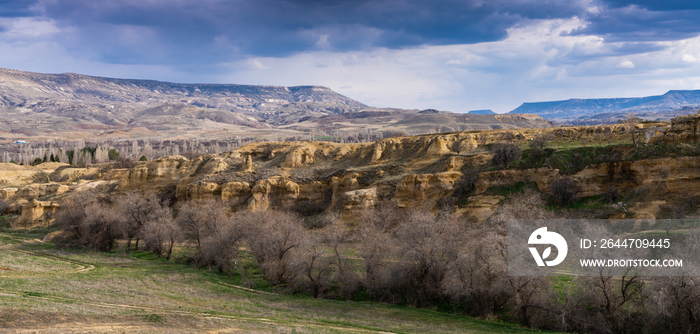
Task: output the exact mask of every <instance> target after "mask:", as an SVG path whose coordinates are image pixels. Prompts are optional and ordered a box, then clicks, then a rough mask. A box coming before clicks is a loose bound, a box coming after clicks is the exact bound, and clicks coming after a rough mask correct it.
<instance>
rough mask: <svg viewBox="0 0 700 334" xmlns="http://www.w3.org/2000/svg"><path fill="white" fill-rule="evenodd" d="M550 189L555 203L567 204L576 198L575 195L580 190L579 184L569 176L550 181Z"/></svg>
mask: <svg viewBox="0 0 700 334" xmlns="http://www.w3.org/2000/svg"><path fill="white" fill-rule="evenodd" d="M550 189H551V190H552V195H553V196H554V200H555V201H556V202H557V203H559V204H561V205H569V204H571V203H573V202H574V200H575V199H576V195H577V194H578V193H579V192H580V191H581V186H579V185H578V183H576V181H574V180H572V179H571V178H569V177H562V178H559V179H557V180H555V181H554V182H552V185H551V187H550Z"/></svg>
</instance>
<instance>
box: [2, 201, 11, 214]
mask: <svg viewBox="0 0 700 334" xmlns="http://www.w3.org/2000/svg"><path fill="white" fill-rule="evenodd" d="M9 209H10V203H9V202H7V201H6V200H4V199H0V216H4V215H5V213H6V212H7V211H8V210H9Z"/></svg>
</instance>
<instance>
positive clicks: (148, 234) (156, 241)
mask: <svg viewBox="0 0 700 334" xmlns="http://www.w3.org/2000/svg"><path fill="white" fill-rule="evenodd" d="M143 236H144V242H145V244H146V249H148V250H149V251H151V252H153V254H155V255H156V256H158V257H161V256H163V253H165V259H166V260H167V261H170V257H171V255H172V253H173V247H174V246H175V243H176V242H178V241H180V240H181V239H182V230H181V229H180V226H178V225H177V224H176V223H175V221H174V220H173V217H172V212H170V209H169V208H167V207H166V208H164V209H162V210H159V214H158V215H157V216H155V217H153V218H152V219H150V220H149V221H148V222H146V225H145V227H144V231H143Z"/></svg>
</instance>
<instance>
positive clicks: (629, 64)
mask: <svg viewBox="0 0 700 334" xmlns="http://www.w3.org/2000/svg"><path fill="white" fill-rule="evenodd" d="M617 68H634V63H633V62H631V61H629V60H623V61H621V62H619V63H618V64H617Z"/></svg>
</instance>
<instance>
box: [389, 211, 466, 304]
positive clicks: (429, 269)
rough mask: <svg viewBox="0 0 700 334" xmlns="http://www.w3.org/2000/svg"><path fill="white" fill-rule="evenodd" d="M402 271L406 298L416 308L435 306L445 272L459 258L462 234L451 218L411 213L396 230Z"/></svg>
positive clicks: (426, 213)
mask: <svg viewBox="0 0 700 334" xmlns="http://www.w3.org/2000/svg"><path fill="white" fill-rule="evenodd" d="M396 236H397V238H398V244H399V247H400V252H399V254H401V259H402V261H401V265H403V266H404V267H405V268H404V269H402V270H401V272H402V273H403V276H404V278H405V279H407V280H408V285H409V287H410V288H409V289H408V291H407V292H408V293H407V296H406V297H409V298H412V299H413V302H414V304H415V305H416V306H417V307H424V306H428V305H435V304H437V303H439V302H440V298H441V297H442V296H443V291H442V289H443V283H444V280H445V275H446V273H447V268H448V267H449V266H450V264H451V263H452V262H453V261H455V260H456V259H457V257H458V253H459V251H458V250H459V248H460V247H461V245H462V241H463V240H462V236H463V230H462V228H461V227H460V225H459V224H458V221H457V220H456V219H454V217H452V216H451V215H449V214H447V213H445V212H442V213H440V214H437V215H436V214H432V213H430V212H424V211H412V212H411V214H409V216H408V219H407V220H406V221H405V222H404V223H403V224H401V225H399V226H398V228H397V230H396Z"/></svg>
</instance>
